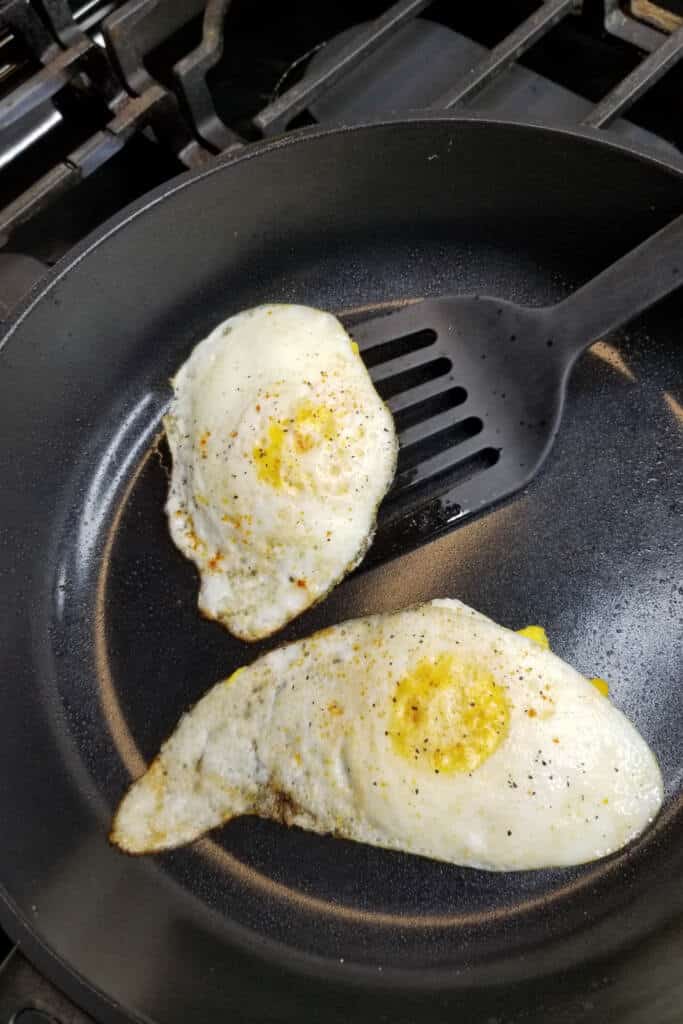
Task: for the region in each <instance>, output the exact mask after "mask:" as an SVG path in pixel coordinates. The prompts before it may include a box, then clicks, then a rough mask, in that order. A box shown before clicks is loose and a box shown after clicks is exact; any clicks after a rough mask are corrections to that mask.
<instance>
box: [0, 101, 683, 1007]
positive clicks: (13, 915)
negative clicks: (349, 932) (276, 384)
mask: <svg viewBox="0 0 683 1024" xmlns="http://www.w3.org/2000/svg"><path fill="white" fill-rule="evenodd" d="M438 123H445V124H450V125H457V124H460V123H471V124H476V125H479V126H481V127H483V128H485V127H486V126H495V127H499V126H500V127H512V128H515V129H519V131H520V132H525V133H533V134H539V135H542V136H546V137H551V138H558V137H559V138H567V139H571V140H574V139H579V140H583V141H584V142H586V143H588V144H592V145H596V144H598V145H599V146H600V148H601V149H602V148H603V147H607V148H608V149H610V150H612V151H616V152H618V153H621V154H623V155H624V156H626V157H635V158H636V159H638V160H639V161H641V162H642V163H644V164H647V165H649V166H651V167H652V168H653V169H657V170H663V171H664V172H667V173H670V174H673V175H675V176H676V177H678V178H679V180H683V159H682V160H681V161H677V160H675V159H671V160H669V159H667V158H665V157H664V156H662V155H661V154H656V153H652V152H649V151H648V150H647V148H646V147H643V146H640V145H634V144H632V143H625V142H622V141H621V140H617V139H611V138H608V137H606V136H605V133H604V132H602V131H600V130H597V129H589V128H583V127H572V126H562V127H549V126H544V125H541V124H530V123H529V122H526V121H522V120H513V119H503V118H496V119H493V118H485V117H481V116H478V115H476V114H471V115H470V114H467V113H458V114H448V113H443V112H434V113H431V112H420V113H415V114H411V115H406V114H400V115H393V116H391V117H385V118H382V119H381V120H379V121H377V120H371V121H364V122H362V123H358V124H353V125H340V126H335V127H327V128H326V127H320V126H314V127H311V128H305V129H301V130H299V131H296V132H292V133H288V134H286V135H284V136H280V137H277V138H275V139H272V140H266V141H262V142H257V143H253V144H248V145H247V146H245V147H244V149H243V150H239V151H237V152H234V153H231V154H228V155H225V156H222V157H217V158H216V160H215V161H213V162H212V163H211V164H210V165H209V166H206V167H202V168H199V169H195V170H191V171H187V172H184V173H183V174H181V175H179V176H177V177H175V178H173V179H171V181H170V182H166V183H163V184H162V185H160V186H158V187H157V188H155V189H153V190H152V191H150V192H147V193H146V194H145V195H144V196H142V197H140V198H139V199H137V200H135V201H134V202H133V203H131V204H129V205H128V206H126V207H124V208H123V210H121V211H119V212H118V213H117V214H115V215H114V216H113V217H111V218H109V219H108V220H107V221H105V222H104V224H102V225H100V227H98V228H96V229H95V230H94V231H93V232H90V233H89V234H88V235H87V236H86V237H85V238H84V239H83V240H82V241H81V242H79V243H78V245H76V246H75V247H74V248H73V249H71V250H70V251H69V252H68V253H67V254H66V255H65V256H64V257H62V258H61V259H60V260H59V261H58V262H57V263H56V264H55V266H54V267H53V268H51V269H50V270H49V272H48V273H47V274H46V276H45V277H44V278H42V279H41V280H40V281H39V282H38V283H37V284H36V286H35V287H34V289H33V290H32V291H31V292H30V293H29V295H28V296H26V298H25V299H24V300H23V301H22V302H21V304H20V305H19V306H18V307H17V309H16V310H15V311H14V312H13V314H12V316H11V318H10V320H9V322H8V323H7V324H6V325H5V329H4V331H3V335H2V337H0V365H1V361H2V354H3V352H4V349H5V347H6V346H9V343H10V342H11V339H12V337H13V335H14V334H15V332H16V331H17V329H18V327H19V326H20V325H21V324H22V323H23V321H24V320H25V319H26V318H27V317H28V316H29V315H30V313H31V311H32V309H33V308H34V306H37V305H38V303H39V302H40V301H41V300H42V299H44V298H45V296H46V295H48V294H49V292H50V291H51V290H52V288H53V287H54V286H55V285H56V284H57V283H58V282H59V281H60V280H61V278H62V277H64V276H65V275H66V274H67V273H69V272H70V270H71V269H72V268H75V267H76V266H77V265H78V264H79V263H80V262H81V261H82V260H83V259H84V258H85V257H86V256H88V255H89V253H90V252H91V251H94V250H95V249H96V248H97V247H98V246H99V245H100V244H102V243H103V242H105V241H106V240H107V239H108V238H109V237H110V236H113V235H114V234H116V233H118V231H119V230H121V229H122V228H124V227H125V226H126V225H127V224H128V223H129V222H131V221H133V220H134V219H135V218H136V217H138V216H139V215H141V214H143V213H145V212H146V211H147V210H149V209H151V208H153V207H154V206H156V205H157V204H158V203H160V202H162V201H163V200H165V199H166V198H170V197H171V196H173V195H174V194H175V193H176V192H179V191H181V190H183V189H185V188H186V187H188V186H190V185H191V184H192V183H193V182H194V181H199V180H203V179H204V178H207V177H209V176H210V175H213V174H215V173H219V172H222V171H223V170H225V169H228V168H230V167H232V166H234V165H237V164H240V163H242V162H243V161H245V160H250V159H252V158H254V157H259V156H261V155H264V154H267V153H269V152H271V151H276V150H279V149H281V148H283V147H288V146H298V145H300V144H302V143H305V142H307V141H309V140H314V139H318V138H322V137H326V136H334V135H342V134H348V133H349V132H353V133H356V132H361V133H368V134H369V133H371V132H373V131H374V130H382V129H386V128H389V127H401V126H405V127H408V126H418V127H419V126H422V125H427V124H438ZM0 387H1V383H0ZM0 919H2V924H3V927H5V928H7V931H8V934H9V935H10V936H11V937H12V938H13V939H14V940H15V941H17V942H19V943H20V945H21V946H22V947H23V948H24V949H25V950H26V951H28V952H29V953H30V955H31V959H32V960H34V961H35V962H37V963H39V964H41V967H40V969H41V970H45V973H46V975H47V976H48V977H49V978H52V977H55V978H57V977H58V978H59V982H58V984H59V985H60V986H61V987H64V989H65V990H66V991H67V992H77V995H75V996H72V998H74V999H75V1000H76V1001H77V1002H79V1003H80V1002H81V1001H83V1002H84V1003H85V1005H86V1006H87V1005H90V1006H95V1005H97V1007H98V1008H97V1012H98V1013H101V1012H102V1010H103V1008H104V1007H105V1006H106V1008H107V1012H108V1013H109V1014H111V1015H112V1016H111V1019H114V1016H113V1015H115V1016H116V1019H124V1018H127V1019H133V1020H136V1021H138V1022H147V1024H152V1019H151V1018H149V1017H148V1016H147V1015H142V1014H139V1013H134V1012H133V1011H131V1010H130V1009H127V1008H124V1007H123V1006H122V1005H121V1004H119V1003H117V1002H116V1000H115V999H113V998H112V997H111V996H109V995H107V994H106V993H105V992H104V991H103V990H101V989H100V988H98V987H97V986H95V985H93V984H92V983H91V982H90V981H89V980H88V979H87V978H85V977H84V976H83V975H82V974H81V973H80V972H79V971H78V970H76V969H75V968H74V967H73V966H72V965H71V964H70V963H69V962H68V961H66V960H64V958H63V957H62V956H61V955H60V954H59V953H58V952H57V951H56V950H55V949H54V947H53V946H52V945H50V944H48V943H47V942H45V941H44V940H43V939H42V937H41V935H40V933H39V931H38V930H37V929H36V928H35V927H34V926H33V922H31V921H30V920H29V917H28V916H27V915H25V914H24V913H23V912H22V911H21V910H20V909H19V907H18V906H17V904H16V903H15V901H14V899H13V898H12V897H11V895H10V894H9V892H8V891H7V890H6V889H5V887H4V885H3V884H2V883H0ZM323 962H325V963H326V964H327V961H326V960H324V959H323V958H317V957H310V956H308V955H304V954H302V958H301V962H300V963H299V964H298V965H297V966H296V967H295V968H294V969H295V970H296V972H297V973H299V972H301V973H302V974H304V975H309V976H311V975H312V976H316V975H317V976H319V975H320V969H319V965H320V964H321V963H323ZM43 964H47V965H48V966H47V968H45V967H43V966H42V965H43ZM291 966H292V967H294V965H293V964H292V965H291ZM350 966H351V965H349V967H350ZM398 973H399V972H394V971H391V970H389V971H387V972H386V973H385V974H384V977H383V976H382V975H379V977H374V978H373V983H374V985H377V984H382V983H384V984H387V983H391V984H392V985H393V986H394V987H395V986H396V983H397V974H398ZM422 973H428V974H430V975H431V973H432V972H422V971H416V972H415V976H411V977H410V979H409V983H408V984H405V983H406V981H408V979H406V978H405V977H404V985H405V987H406V988H414V989H418V988H422V987H423V984H429V979H427V978H425V979H424V982H423V984H421V983H420V978H419V977H418V975H421V974H422ZM334 975H335V976H336V978H341V976H342V972H341V971H339V972H334ZM343 976H344V979H345V980H346V983H347V984H348V985H349V986H351V985H355V987H356V988H357V989H361V990H362V988H364V987H365V986H366V985H367V984H368V982H369V981H370V979H369V977H368V978H361V976H360V974H359V973H355V972H354V973H352V972H351V971H349V970H348V968H347V969H346V970H345V971H344V972H343ZM336 978H335V980H336ZM432 978H433V976H432ZM86 993H87V995H88V1000H87V1001H86V1000H83V995H84V994H86ZM90 1012H93V1011H90Z"/></svg>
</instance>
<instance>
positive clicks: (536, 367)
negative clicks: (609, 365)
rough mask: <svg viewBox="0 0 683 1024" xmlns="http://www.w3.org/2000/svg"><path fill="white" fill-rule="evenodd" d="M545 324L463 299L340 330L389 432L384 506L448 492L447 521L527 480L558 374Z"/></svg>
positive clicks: (557, 391) (488, 302)
mask: <svg viewBox="0 0 683 1024" xmlns="http://www.w3.org/2000/svg"><path fill="white" fill-rule="evenodd" d="M549 321H550V318H549V316H548V311H547V310H546V309H542V310H541V309H538V310H536V309H526V308H524V307H521V306H515V305H513V304H512V303H508V302H504V301H501V300H500V299H493V298H485V297H483V296H482V297H478V296H462V297H457V298H443V299H429V300H425V301H421V302H416V303H413V304H411V305H409V306H406V307H404V308H403V309H401V310H400V311H399V312H396V313H392V314H389V315H387V316H381V317H378V318H377V319H375V320H371V321H367V322H365V323H362V324H357V325H356V326H355V327H353V328H351V333H352V336H353V338H354V339H355V341H356V342H357V344H358V346H359V349H360V352H361V355H362V357H363V359H364V360H365V362H366V365H367V366H368V368H369V369H370V374H371V376H372V379H373V381H374V383H375V386H376V388H377V390H378V392H379V393H380V395H381V396H382V397H383V398H384V399H385V401H386V402H387V404H388V406H389V408H390V409H391V411H392V412H393V414H394V417H395V420H396V426H397V429H398V432H399V437H400V443H401V450H400V455H399V463H398V470H397V475H396V480H395V482H394V486H393V488H392V491H391V492H390V497H389V502H388V505H389V508H390V509H394V508H396V509H401V508H405V507H406V506H409V505H411V504H413V499H414V498H416V497H417V496H418V495H419V494H424V495H426V496H429V494H434V493H443V491H444V490H447V491H448V495H449V507H448V509H447V513H448V514H449V515H450V517H451V519H455V518H461V517H463V516H465V515H467V514H470V513H472V512H476V511H478V510H479V509H481V508H484V507H485V506H488V505H490V504H493V503H494V502H496V501H498V500H500V499H501V498H503V497H505V496H506V495H508V494H511V493H512V492H514V491H516V490H518V489H519V488H521V487H523V486H524V484H525V483H526V482H527V481H528V480H529V479H530V478H531V477H532V476H533V475H534V473H535V472H536V471H537V470H538V468H539V467H540V465H541V463H542V462H543V460H544V459H545V457H546V455H547V453H548V451H549V449H550V447H551V445H552V441H553V437H554V435H555V432H556V430H557V427H558V425H559V421H560V416H561V412H562V404H563V397H564V379H565V377H566V374H567V369H568V363H567V359H566V354H565V353H564V351H563V348H562V346H561V344H559V343H558V342H556V339H555V338H553V336H552V333H551V326H550V322H549ZM556 344H557V348H555V346H556Z"/></svg>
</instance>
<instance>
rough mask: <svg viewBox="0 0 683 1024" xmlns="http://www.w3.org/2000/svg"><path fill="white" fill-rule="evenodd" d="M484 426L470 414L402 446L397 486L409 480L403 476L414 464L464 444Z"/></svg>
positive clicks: (399, 455)
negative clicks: (419, 439)
mask: <svg viewBox="0 0 683 1024" xmlns="http://www.w3.org/2000/svg"><path fill="white" fill-rule="evenodd" d="M483 426H484V424H483V423H482V421H481V420H480V419H479V417H478V416H468V417H467V419H465V420H461V421H460V422H459V423H453V424H452V425H451V426H449V427H445V428H444V429H443V430H438V431H437V432H436V433H434V434H430V435H428V436H427V437H425V438H424V439H423V440H421V441H416V442H415V443H414V444H411V445H408V446H407V447H406V448H402V449H401V450H400V451H399V454H398V474H397V478H396V485H397V487H401V485H402V483H406V482H408V481H407V480H402V477H403V476H404V474H406V475H408V474H409V471H410V470H411V469H413V467H414V466H417V465H419V464H420V463H421V462H424V461H425V460H426V459H429V458H431V457H432V456H433V455H437V454H438V453H439V452H443V451H446V450H447V449H450V448H454V447H455V446H456V445H458V444H462V442H463V441H467V440H468V439H469V438H470V437H475V436H476V435H477V434H479V433H480V432H481V430H482V427H483Z"/></svg>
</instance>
